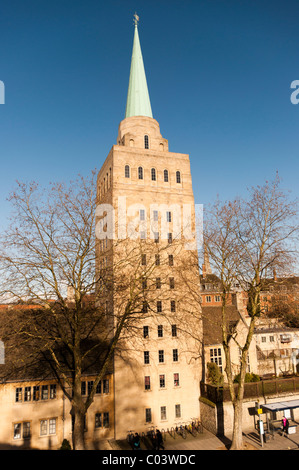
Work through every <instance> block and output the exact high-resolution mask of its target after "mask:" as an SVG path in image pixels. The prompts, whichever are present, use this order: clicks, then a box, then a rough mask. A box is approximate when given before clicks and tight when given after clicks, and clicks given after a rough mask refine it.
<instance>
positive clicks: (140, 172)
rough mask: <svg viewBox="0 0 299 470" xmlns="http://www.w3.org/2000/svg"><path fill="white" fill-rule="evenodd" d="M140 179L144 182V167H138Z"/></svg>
mask: <svg viewBox="0 0 299 470" xmlns="http://www.w3.org/2000/svg"><path fill="white" fill-rule="evenodd" d="M138 179H139V180H143V168H142V166H139V167H138Z"/></svg>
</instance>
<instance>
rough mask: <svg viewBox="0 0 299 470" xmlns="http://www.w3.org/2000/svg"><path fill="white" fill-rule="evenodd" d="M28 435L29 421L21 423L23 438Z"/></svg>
mask: <svg viewBox="0 0 299 470" xmlns="http://www.w3.org/2000/svg"><path fill="white" fill-rule="evenodd" d="M29 437H30V423H29V422H26V423H23V439H26V438H27V439H28V438H29Z"/></svg>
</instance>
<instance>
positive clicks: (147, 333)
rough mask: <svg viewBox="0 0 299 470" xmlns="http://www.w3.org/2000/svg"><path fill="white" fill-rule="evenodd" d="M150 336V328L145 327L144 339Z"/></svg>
mask: <svg viewBox="0 0 299 470" xmlns="http://www.w3.org/2000/svg"><path fill="white" fill-rule="evenodd" d="M148 336H149V331H148V326H144V327H143V337H144V338H148Z"/></svg>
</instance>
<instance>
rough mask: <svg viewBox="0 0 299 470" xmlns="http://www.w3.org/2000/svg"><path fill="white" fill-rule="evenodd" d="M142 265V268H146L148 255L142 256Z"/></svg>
mask: <svg viewBox="0 0 299 470" xmlns="http://www.w3.org/2000/svg"><path fill="white" fill-rule="evenodd" d="M141 264H142V266H146V255H142V256H141Z"/></svg>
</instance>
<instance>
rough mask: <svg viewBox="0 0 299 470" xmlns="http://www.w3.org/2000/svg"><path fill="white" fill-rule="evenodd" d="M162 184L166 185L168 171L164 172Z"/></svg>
mask: <svg viewBox="0 0 299 470" xmlns="http://www.w3.org/2000/svg"><path fill="white" fill-rule="evenodd" d="M164 182H165V183H168V170H164Z"/></svg>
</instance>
